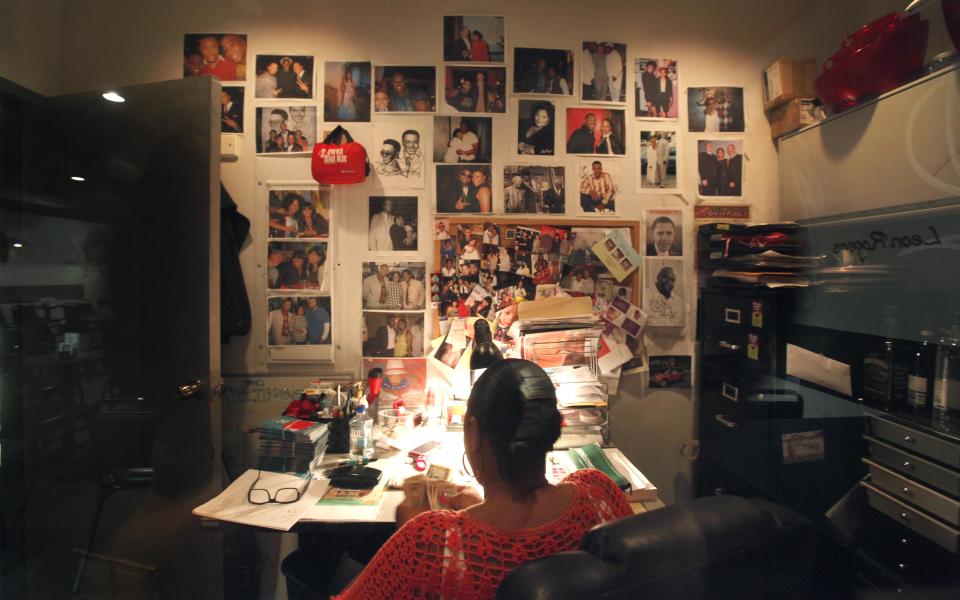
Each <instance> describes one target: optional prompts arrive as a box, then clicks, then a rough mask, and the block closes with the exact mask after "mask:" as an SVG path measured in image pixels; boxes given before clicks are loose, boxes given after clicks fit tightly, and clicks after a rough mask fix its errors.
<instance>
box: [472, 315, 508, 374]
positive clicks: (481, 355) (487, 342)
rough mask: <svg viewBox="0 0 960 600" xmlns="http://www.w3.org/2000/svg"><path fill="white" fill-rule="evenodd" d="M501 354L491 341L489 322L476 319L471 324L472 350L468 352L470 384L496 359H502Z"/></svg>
mask: <svg viewBox="0 0 960 600" xmlns="http://www.w3.org/2000/svg"><path fill="white" fill-rule="evenodd" d="M502 359H503V355H502V354H501V353H500V349H499V348H497V345H496V344H494V343H493V335H492V334H491V333H490V324H489V323H487V321H486V320H485V319H477V320H476V321H475V322H474V324H473V352H472V353H471V354H470V385H473V384H474V382H476V381H477V379H478V378H479V377H480V375H482V374H483V372H484V371H485V370H486V369H487V367H489V366H490V365H492V364H493V363H495V362H496V361H498V360H502Z"/></svg>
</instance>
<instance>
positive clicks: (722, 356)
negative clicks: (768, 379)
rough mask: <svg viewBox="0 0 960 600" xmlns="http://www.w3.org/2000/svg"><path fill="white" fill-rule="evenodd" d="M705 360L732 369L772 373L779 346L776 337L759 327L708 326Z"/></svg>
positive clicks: (704, 346)
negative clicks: (774, 340) (775, 341)
mask: <svg viewBox="0 0 960 600" xmlns="http://www.w3.org/2000/svg"><path fill="white" fill-rule="evenodd" d="M702 342H703V344H702V349H703V359H704V360H706V361H710V362H711V363H714V364H716V365H717V366H720V367H722V368H724V369H726V370H729V371H749V372H753V373H768V372H773V371H774V370H775V369H774V367H775V366H776V362H777V360H776V359H777V348H776V344H775V343H774V342H773V336H772V335H769V332H766V331H762V330H760V329H749V328H745V329H740V328H736V327H713V326H710V327H706V328H705V329H704V332H703V340H702Z"/></svg>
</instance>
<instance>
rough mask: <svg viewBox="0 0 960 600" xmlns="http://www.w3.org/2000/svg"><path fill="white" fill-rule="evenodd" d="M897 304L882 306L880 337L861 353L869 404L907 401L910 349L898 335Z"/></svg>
mask: <svg viewBox="0 0 960 600" xmlns="http://www.w3.org/2000/svg"><path fill="white" fill-rule="evenodd" d="M897 312H898V311H897V307H896V306H884V307H883V321H882V323H881V327H880V329H881V336H882V339H881V340H880V341H879V342H878V343H877V344H876V345H874V346H873V347H872V348H869V349H868V350H867V351H866V352H864V354H863V396H864V399H865V400H867V402H868V404H870V405H872V406H880V407H881V408H884V409H886V410H896V409H900V410H903V409H904V408H905V406H906V403H907V378H908V375H909V373H910V358H911V356H910V353H909V351H908V350H907V346H906V345H905V344H904V343H903V342H902V341H901V340H897V339H895V338H896V337H897V326H898V320H897Z"/></svg>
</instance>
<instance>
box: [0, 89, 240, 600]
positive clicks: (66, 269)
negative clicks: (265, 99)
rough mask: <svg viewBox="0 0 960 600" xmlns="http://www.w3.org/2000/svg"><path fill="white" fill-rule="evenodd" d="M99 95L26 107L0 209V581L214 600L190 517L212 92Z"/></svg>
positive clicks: (211, 472) (214, 227)
mask: <svg viewBox="0 0 960 600" xmlns="http://www.w3.org/2000/svg"><path fill="white" fill-rule="evenodd" d="M103 91H105V90H103ZM103 91H99V92H95V93H84V94H75V95H67V96H59V97H54V98H45V99H40V100H37V101H32V102H30V103H28V108H27V109H26V110H24V111H22V116H23V118H22V127H21V130H20V134H21V135H22V138H23V145H22V148H23V151H22V156H21V158H22V161H21V163H22V167H21V173H20V175H21V179H22V181H21V182H20V183H21V186H20V193H19V196H18V197H16V198H8V199H5V203H4V205H3V207H2V210H3V211H4V213H3V215H2V216H3V217H5V223H4V225H3V229H4V233H5V235H6V236H7V237H8V238H13V237H15V238H16V239H17V240H22V244H21V246H20V247H18V248H13V249H12V250H13V252H11V254H10V256H9V260H8V261H7V262H6V264H4V265H3V267H2V268H3V269H4V272H5V273H7V274H10V275H12V277H9V278H3V277H0V280H3V279H5V281H4V282H3V283H0V299H2V302H3V303H5V304H6V305H8V306H0V309H4V308H10V309H11V310H7V311H6V313H7V314H9V315H10V319H9V320H4V321H0V322H2V323H4V327H5V329H4V337H5V338H6V339H17V340H20V341H21V342H22V343H19V344H13V345H12V346H14V347H16V348H17V349H18V350H17V351H16V353H10V354H4V359H3V360H4V361H5V363H6V364H5V365H4V367H5V368H4V369H3V373H4V374H5V377H7V378H9V381H7V382H5V383H14V387H6V388H5V389H16V390H17V392H18V393H16V394H14V395H13V396H12V397H8V398H5V399H4V400H3V402H4V406H3V415H13V414H17V413H19V415H21V416H20V417H18V418H20V419H22V421H21V423H19V425H20V426H21V427H20V431H19V433H16V434H14V433H11V432H13V430H14V429H16V427H7V428H6V431H4V437H3V438H0V440H2V442H3V443H4V446H3V447H2V449H0V450H2V456H3V461H4V462H3V463H2V468H3V470H4V482H6V485H5V488H4V492H3V495H4V501H3V508H4V516H5V520H6V521H9V523H8V524H9V525H10V528H9V529H10V531H12V532H13V535H12V536H11V540H10V543H9V544H8V545H7V547H6V548H5V553H4V559H5V560H4V562H5V565H6V566H11V565H13V566H14V567H19V569H20V570H18V569H16V568H15V569H14V570H13V571H7V572H8V574H9V573H11V572H13V573H20V574H22V578H21V580H20V582H19V584H18V585H15V586H13V587H11V586H9V585H5V586H4V587H5V589H8V590H18V589H19V588H21V587H22V588H23V589H22V590H20V591H24V592H26V593H25V595H24V596H22V597H36V598H41V597H66V596H67V595H68V594H69V593H70V590H71V588H75V587H76V588H79V590H80V591H81V592H83V591H87V592H89V593H90V594H97V593H112V595H111V596H110V597H114V596H117V597H119V596H124V593H130V592H129V591H127V592H125V591H124V590H134V589H135V590H139V591H138V592H137V593H136V594H134V595H133V596H132V597H140V596H142V597H163V598H215V597H219V596H221V595H222V553H221V549H220V536H219V534H217V533H213V532H207V531H202V530H201V529H200V527H199V524H198V522H197V520H196V518H195V517H193V516H192V515H191V514H190V511H191V509H192V508H193V507H194V506H196V505H198V504H200V503H201V502H203V501H205V500H207V499H209V498H210V497H211V496H213V495H215V494H216V493H218V492H219V490H220V476H221V471H222V468H221V462H220V431H219V427H220V401H219V397H218V391H219V381H220V339H219V314H220V313H219V281H220V279H219V214H220V213H219V209H220V183H219V179H220V169H219V138H220V134H219V130H220V127H219V122H220V108H219V94H220V85H219V83H217V82H215V81H213V80H211V79H210V78H198V79H185V80H178V81H170V82H162V83H156V84H148V85H139V86H135V87H128V88H122V89H117V90H115V92H116V93H117V94H118V95H119V97H122V98H123V100H124V101H123V102H113V101H109V100H107V99H105V98H104V97H103V96H102V92H103ZM8 133H9V132H8V131H7V130H6V129H5V131H4V135H7V134H8ZM77 178H79V179H82V181H81V180H78V179H77ZM5 189H6V186H5ZM8 367H10V368H8ZM14 409H15V410H14ZM51 419H53V421H51ZM4 422H5V423H6V424H9V419H7V418H5V419H4ZM17 436H19V439H17ZM11 438H13V439H11ZM18 470H19V471H20V472H21V473H22V477H20V478H19V480H18V478H17V476H16V473H17V471H18ZM11 482H12V483H11ZM10 491H14V492H16V496H17V501H16V502H14V501H11V500H10V498H12V496H8V492H10ZM16 505H19V506H16ZM91 533H94V535H93V537H92V543H90V540H91ZM88 544H89V551H87V547H88ZM18 562H19V563H20V564H19V565H17V563H18ZM81 564H83V572H82V573H80V570H79V569H80V565H81ZM118 577H119V581H123V580H124V578H128V579H130V581H128V582H126V583H124V585H125V586H126V585H130V586H131V587H129V588H126V587H125V588H124V589H117V587H116V585H117V584H116V582H117V581H118V579H117V578H118ZM111 578H112V580H113V583H111ZM7 583H9V581H8V582H7ZM105 586H107V587H105ZM109 586H113V587H112V588H110V587H109ZM138 595H140V596H138ZM85 597H86V596H85ZM91 597H94V596H91ZM96 597H99V596H96ZM104 597H107V596H104ZM127 597H130V596H127Z"/></svg>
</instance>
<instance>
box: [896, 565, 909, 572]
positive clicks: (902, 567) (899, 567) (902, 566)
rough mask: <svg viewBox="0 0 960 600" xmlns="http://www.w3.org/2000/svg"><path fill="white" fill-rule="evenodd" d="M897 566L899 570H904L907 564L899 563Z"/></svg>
mask: <svg viewBox="0 0 960 600" xmlns="http://www.w3.org/2000/svg"><path fill="white" fill-rule="evenodd" d="M897 568H898V569H900V571H906V570H907V565H906V564H905V563H899V564H897Z"/></svg>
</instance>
